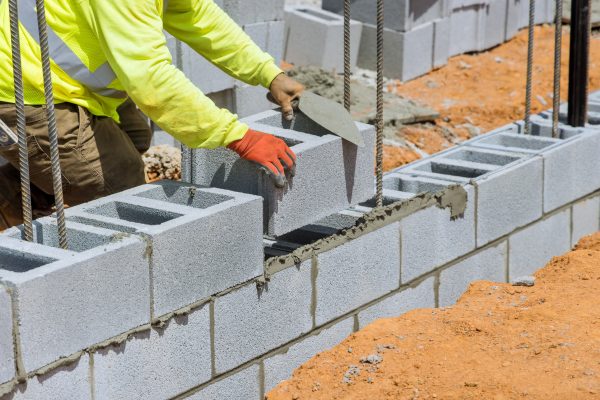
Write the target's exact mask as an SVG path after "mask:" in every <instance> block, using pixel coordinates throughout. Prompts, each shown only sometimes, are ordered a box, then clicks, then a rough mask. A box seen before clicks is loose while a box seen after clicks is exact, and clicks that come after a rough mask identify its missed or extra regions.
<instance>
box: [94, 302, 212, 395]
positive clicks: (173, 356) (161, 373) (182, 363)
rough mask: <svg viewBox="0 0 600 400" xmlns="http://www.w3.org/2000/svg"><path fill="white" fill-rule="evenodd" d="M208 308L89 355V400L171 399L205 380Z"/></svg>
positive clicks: (207, 376)
mask: <svg viewBox="0 0 600 400" xmlns="http://www.w3.org/2000/svg"><path fill="white" fill-rule="evenodd" d="M210 348H211V346H210V315H209V307H208V305H207V306H204V307H202V308H199V309H196V310H194V311H193V312H191V313H190V314H189V315H184V316H180V317H175V318H174V319H172V320H171V321H169V323H168V324H167V326H166V327H165V328H164V329H154V328H153V329H151V330H148V331H145V332H141V333H138V334H135V335H134V336H133V337H131V338H129V339H127V340H126V341H125V342H123V343H121V344H120V345H116V346H111V347H108V348H105V349H100V350H98V351H97V352H96V353H94V372H93V373H94V396H95V397H94V398H95V399H166V398H172V397H175V396H176V395H178V394H179V393H181V392H184V391H186V390H188V389H191V388H192V387H194V386H197V385H200V384H202V383H204V382H207V381H209V380H210V378H211V350H210Z"/></svg>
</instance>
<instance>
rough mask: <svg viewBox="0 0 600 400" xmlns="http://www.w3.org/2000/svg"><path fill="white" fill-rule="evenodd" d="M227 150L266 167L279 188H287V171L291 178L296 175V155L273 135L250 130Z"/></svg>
mask: <svg viewBox="0 0 600 400" xmlns="http://www.w3.org/2000/svg"><path fill="white" fill-rule="evenodd" d="M227 148H229V149H231V150H233V151H235V152H236V153H238V154H239V156H240V157H241V158H243V159H245V160H249V161H253V162H255V163H257V164H259V165H261V166H262V167H264V168H265V169H266V170H267V173H269V175H271V177H272V178H273V180H274V182H275V186H277V187H279V188H282V187H284V186H285V183H286V179H285V171H286V170H288V171H289V172H290V175H291V176H294V174H295V168H296V155H295V154H294V152H293V151H292V149H290V148H289V147H288V146H287V144H285V142H284V141H283V140H281V139H279V138H276V137H275V136H273V135H269V134H267V133H262V132H258V131H253V130H252V129H249V130H248V132H247V133H246V135H245V136H244V137H243V138H242V139H240V140H237V141H235V142H233V143H231V144H230V145H229V146H227ZM282 162H283V163H282ZM284 164H285V168H284Z"/></svg>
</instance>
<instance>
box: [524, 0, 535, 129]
mask: <svg viewBox="0 0 600 400" xmlns="http://www.w3.org/2000/svg"><path fill="white" fill-rule="evenodd" d="M534 27H535V0H529V27H528V36H527V83H526V85H525V134H526V135H529V134H530V133H531V92H532V91H533V41H534V33H535V32H534Z"/></svg>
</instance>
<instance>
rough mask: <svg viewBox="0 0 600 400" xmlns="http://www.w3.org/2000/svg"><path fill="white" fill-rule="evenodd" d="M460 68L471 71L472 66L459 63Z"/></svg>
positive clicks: (462, 62)
mask: <svg viewBox="0 0 600 400" xmlns="http://www.w3.org/2000/svg"><path fill="white" fill-rule="evenodd" d="M458 68H460V69H471V64H467V63H466V62H464V61H460V62H459V63H458Z"/></svg>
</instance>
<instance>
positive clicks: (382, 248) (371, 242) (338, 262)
mask: <svg viewBox="0 0 600 400" xmlns="http://www.w3.org/2000/svg"><path fill="white" fill-rule="evenodd" d="M317 262H318V266H317V272H316V274H317V276H316V286H315V287H316V289H315V290H316V299H317V300H316V309H315V321H316V324H317V325H322V324H325V323H327V322H328V321H330V320H332V319H334V318H336V317H339V316H341V315H343V314H345V313H347V312H349V311H351V310H353V309H355V308H358V307H360V306H361V305H363V304H365V303H368V302H369V301H372V300H374V299H376V298H378V297H381V296H383V295H385V294H387V293H389V292H391V291H392V290H394V289H397V288H398V286H399V282H400V265H399V264H400V237H399V229H398V224H397V223H393V224H391V225H388V226H386V227H384V228H382V229H379V230H377V231H374V232H371V233H368V234H366V235H364V236H362V237H360V238H358V239H355V240H353V241H351V242H348V243H346V244H343V245H341V246H339V247H337V248H335V249H333V250H330V251H327V252H325V253H321V254H319V255H318V259H317Z"/></svg>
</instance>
